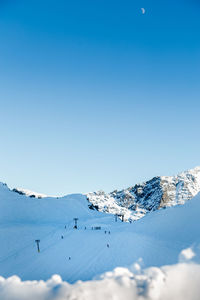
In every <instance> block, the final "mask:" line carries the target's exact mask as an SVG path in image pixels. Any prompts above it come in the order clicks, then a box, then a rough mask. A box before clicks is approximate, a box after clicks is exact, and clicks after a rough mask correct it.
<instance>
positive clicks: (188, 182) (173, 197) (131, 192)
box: [87, 167, 200, 220]
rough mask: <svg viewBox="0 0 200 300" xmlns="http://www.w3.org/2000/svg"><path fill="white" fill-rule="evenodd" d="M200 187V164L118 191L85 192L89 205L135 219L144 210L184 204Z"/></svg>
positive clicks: (140, 215)
mask: <svg viewBox="0 0 200 300" xmlns="http://www.w3.org/2000/svg"><path fill="white" fill-rule="evenodd" d="M199 191H200V167H196V168H194V169H191V170H188V171H185V172H183V173H180V174H178V175H177V176H158V177H154V178H153V179H151V180H149V181H146V182H144V183H141V184H136V185H135V186H133V187H129V188H127V189H124V190H121V191H117V190H115V191H113V192H111V193H109V194H106V193H105V192H103V191H99V192H94V193H88V194H87V199H88V201H89V202H90V203H91V208H93V209H97V210H99V211H101V212H107V213H112V214H118V215H123V216H124V219H125V220H137V219H140V218H141V217H143V216H144V215H145V214H146V213H147V212H149V211H154V210H157V209H160V208H166V207H168V206H174V205H177V204H184V203H185V202H186V201H187V200H190V199H192V198H193V197H194V196H195V195H196V194H197V193H198V192H199Z"/></svg>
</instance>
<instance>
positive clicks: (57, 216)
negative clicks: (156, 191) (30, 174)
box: [0, 184, 200, 283]
mask: <svg viewBox="0 0 200 300" xmlns="http://www.w3.org/2000/svg"><path fill="white" fill-rule="evenodd" d="M0 212H1V213H0V243H1V248H0V275H1V276H4V277H9V276H11V275H18V276H19V277H21V279H23V280H35V279H37V280H39V279H44V280H47V279H48V278H50V277H51V276H52V275H53V274H59V275H60V276H61V277H62V278H63V280H66V281H68V282H69V283H74V282H76V281H77V280H84V281H85V280H90V279H92V278H94V277H95V276H97V275H100V274H102V273H104V272H106V271H109V270H113V269H114V268H115V267H119V266H121V267H128V266H130V265H131V264H133V262H135V261H137V260H138V259H140V258H142V259H143V266H144V267H149V266H161V265H165V264H174V263H176V262H177V257H178V255H179V253H180V252H181V250H182V249H184V248H187V247H190V246H191V245H193V246H195V245H198V244H200V235H199V232H200V223H199V216H200V195H198V196H197V197H195V198H194V199H192V200H190V201H188V202H187V203H186V204H185V205H180V206H176V207H172V208H167V209H163V210H158V211H155V212H153V213H150V214H148V215H147V216H145V218H143V219H141V220H138V221H135V222H133V223H131V224H130V223H122V222H121V221H120V220H118V221H117V222H115V217H114V216H113V215H110V214H104V213H100V212H97V211H94V210H90V209H89V208H88V201H87V199H86V196H84V195H80V194H78V195H69V196H65V197H62V198H42V199H36V198H30V197H27V196H25V195H20V194H18V193H15V192H13V191H10V190H9V189H8V187H7V186H6V185H3V184H1V185H0ZM75 217H77V218H78V219H79V220H78V229H77V230H76V229H74V228H73V226H74V221H73V218H75ZM96 226H100V227H101V230H94V229H93V230H92V227H96ZM105 231H106V233H105ZM109 231H110V234H109ZM62 236H63V238H62ZM36 239H39V240H40V253H38V252H37V246H36V243H35V240H36ZM107 245H109V247H107ZM69 257H70V258H71V259H69Z"/></svg>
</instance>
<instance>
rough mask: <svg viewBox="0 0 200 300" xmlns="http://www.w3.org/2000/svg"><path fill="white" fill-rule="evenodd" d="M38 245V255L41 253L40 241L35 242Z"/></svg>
mask: <svg viewBox="0 0 200 300" xmlns="http://www.w3.org/2000/svg"><path fill="white" fill-rule="evenodd" d="M35 242H36V244H37V250H38V253H39V252H40V240H35Z"/></svg>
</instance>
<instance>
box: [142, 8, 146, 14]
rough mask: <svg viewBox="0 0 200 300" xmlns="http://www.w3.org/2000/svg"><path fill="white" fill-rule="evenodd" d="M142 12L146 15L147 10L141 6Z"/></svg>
mask: <svg viewBox="0 0 200 300" xmlns="http://www.w3.org/2000/svg"><path fill="white" fill-rule="evenodd" d="M141 11H142V14H143V15H144V14H145V12H146V10H145V9H144V7H142V8H141Z"/></svg>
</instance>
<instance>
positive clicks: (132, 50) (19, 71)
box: [0, 0, 200, 195]
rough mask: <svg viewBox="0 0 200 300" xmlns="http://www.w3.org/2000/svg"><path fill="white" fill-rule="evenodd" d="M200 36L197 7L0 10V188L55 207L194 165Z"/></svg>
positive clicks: (11, 6) (25, 4)
mask: <svg viewBox="0 0 200 300" xmlns="http://www.w3.org/2000/svg"><path fill="white" fill-rule="evenodd" d="M141 7H144V8H145V9H146V13H145V14H144V15H143V14H142V13H141ZM199 32H200V5H199V3H198V2H197V1H176V2H174V1H172V0H168V1H162V3H161V2H160V1H158V0H157V1H156V0H153V1H147V0H144V1H129V0H125V1H113V0H112V1H104V0H101V1H99V0H97V1H95V2H94V1H89V0H86V1H81V0H77V1H73V2H72V1H64V0H61V1H59V3H58V1H55V0H51V1H45V0H43V1H39V0H36V1H33V0H30V1H25V0H22V1H20V0H19V1H17V0H16V1H15V0H11V1H0V126H1V143H0V145H1V147H0V181H3V182H6V183H7V184H8V186H10V187H23V188H27V189H30V190H34V191H36V192H41V193H46V194H53V195H63V194H67V193H79V192H80V193H85V192H89V191H95V190H99V189H103V190H105V191H112V190H114V189H121V188H124V187H128V186H131V185H134V184H135V183H138V182H141V181H143V180H147V179H150V178H152V177H153V176H156V175H173V174H176V173H179V172H181V171H183V170H187V169H190V168H193V167H195V166H197V165H200V159H199V153H200V138H199V137H200V133H199V131H200V130H199V129H200V125H199V116H200V85H199V78H200V39H199Z"/></svg>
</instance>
